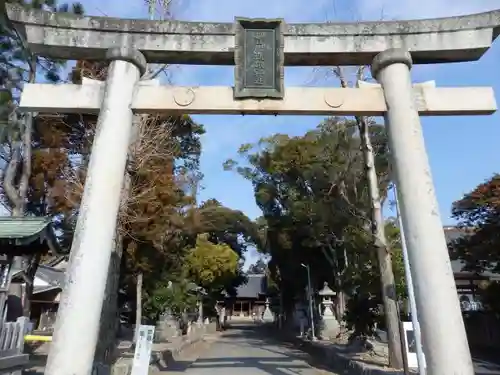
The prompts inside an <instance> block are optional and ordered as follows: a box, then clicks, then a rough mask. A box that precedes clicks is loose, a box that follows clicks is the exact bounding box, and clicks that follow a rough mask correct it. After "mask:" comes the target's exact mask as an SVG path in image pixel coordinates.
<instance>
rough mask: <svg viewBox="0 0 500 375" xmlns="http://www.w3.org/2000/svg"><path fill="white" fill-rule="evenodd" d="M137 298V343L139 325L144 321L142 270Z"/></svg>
mask: <svg viewBox="0 0 500 375" xmlns="http://www.w3.org/2000/svg"><path fill="white" fill-rule="evenodd" d="M136 299H137V302H136V304H135V334H134V343H137V339H138V336H139V326H140V325H141V322H142V272H140V273H139V274H138V275H137V289H136Z"/></svg>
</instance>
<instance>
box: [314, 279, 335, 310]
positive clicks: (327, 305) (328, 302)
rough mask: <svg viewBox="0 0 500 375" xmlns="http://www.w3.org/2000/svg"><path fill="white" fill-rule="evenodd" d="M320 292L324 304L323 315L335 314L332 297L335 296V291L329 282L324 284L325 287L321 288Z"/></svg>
mask: <svg viewBox="0 0 500 375" xmlns="http://www.w3.org/2000/svg"><path fill="white" fill-rule="evenodd" d="M318 294H319V295H320V296H321V297H322V301H321V304H322V305H323V314H322V316H323V317H330V316H333V317H334V314H333V301H332V298H333V297H334V296H335V292H334V291H333V290H332V289H331V288H330V287H329V286H328V283H326V282H325V283H324V284H323V289H321V290H320V291H319V292H318Z"/></svg>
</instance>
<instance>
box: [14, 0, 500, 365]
mask: <svg viewBox="0 0 500 375" xmlns="http://www.w3.org/2000/svg"><path fill="white" fill-rule="evenodd" d="M7 12H8V16H9V18H10V19H11V21H12V22H13V23H14V24H15V25H16V26H17V27H18V28H19V29H20V30H21V31H22V32H23V33H24V35H25V36H26V39H27V42H28V44H29V46H30V48H31V49H32V51H33V52H35V53H37V54H40V55H43V56H46V57H50V58H60V59H71V60H78V59H82V60H85V59H87V60H89V59H97V60H104V59H107V60H109V61H110V70H109V73H108V77H107V80H106V82H105V83H99V84H83V85H81V86H79V85H49V84H29V85H26V86H25V89H24V92H23V94H22V100H21V108H22V109H23V110H26V111H38V112H53V111H57V112H70V111H76V112H94V113H99V120H98V128H97V133H96V137H95V140H94V144H93V146H92V155H91V159H90V164H89V170H88V175H87V180H86V183H85V192H84V195H83V199H82V204H81V210H80V215H79V217H78V224H77V228H76V233H75V237H74V241H73V244H72V249H71V254H72V255H71V257H72V261H71V265H70V269H69V271H68V276H67V285H66V290H65V292H64V294H63V299H62V301H61V304H60V309H59V314H58V319H57V324H56V331H55V333H54V342H53V343H52V346H53V347H52V349H51V352H50V355H49V361H48V364H47V369H46V372H45V374H48V375H68V374H72V375H89V373H90V371H91V366H92V359H93V355H94V350H95V346H96V345H95V344H96V341H97V335H98V329H99V318H100V312H101V307H102V300H103V296H104V290H105V283H106V273H107V270H108V264H109V260H110V254H111V249H112V239H113V235H114V232H115V226H116V217H117V212H118V207H119V199H120V189H121V186H122V182H123V178H124V171H125V164H126V158H127V151H128V145H129V137H130V133H131V126H132V116H133V114H134V113H158V112H162V111H164V112H168V113H173V112H178V113H223V114H228V113H236V114H264V113H267V114H280V113H281V114H322V115H384V116H385V119H386V127H387V132H388V136H389V142H390V147H391V151H392V153H393V161H392V162H393V166H394V169H395V172H396V182H397V186H398V189H399V192H400V194H401V213H402V218H403V222H404V227H405V232H406V234H407V242H408V244H407V245H408V252H409V259H410V264H411V268H412V271H413V272H412V275H413V278H414V281H415V284H416V299H417V305H418V312H419V318H420V322H421V325H422V333H423V336H424V338H425V345H424V346H425V347H424V350H425V354H426V362H427V371H428V374H430V375H442V374H463V375H472V374H474V370H473V366H472V361H471V356H470V352H469V348H468V343H467V337H466V332H465V328H464V324H463V320H462V315H461V311H460V305H459V302H458V297H457V291H456V286H455V281H454V278H453V272H452V269H451V266H450V259H449V255H448V250H447V246H446V241H445V238H444V233H443V229H442V223H441V218H440V217H439V213H438V205H437V200H436V195H435V191H434V185H433V182H432V177H431V173H430V167H429V162H428V159H427V154H426V151H425V145H424V139H423V136H422V129H421V124H420V119H419V114H420V115H452V114H453V115H481V114H490V113H493V112H494V111H495V110H496V104H495V99H494V96H493V91H492V89H491V88H434V87H427V86H425V85H424V86H414V87H412V83H411V75H410V69H411V66H412V63H414V64H427V63H446V62H456V61H473V60H477V59H479V58H480V57H481V56H482V55H483V54H484V53H485V52H486V51H487V50H488V48H489V47H490V46H491V43H492V41H493V40H494V39H495V38H496V37H497V36H498V34H499V33H500V10H497V11H492V12H488V13H482V14H476V15H469V16H463V17H451V18H442V19H433V20H421V21H400V22H366V23H365V22H360V23H338V24H336V23H329V24H291V25H285V24H284V22H283V21H282V20H266V19H258V20H245V19H237V20H236V22H235V24H230V23H199V22H178V21H165V22H158V21H145V20H122V19H114V18H106V17H76V16H71V15H63V14H54V13H49V12H44V11H27V10H23V9H22V8H19V7H15V6H8V8H7ZM242 46H243V47H245V46H246V47H249V46H250V47H251V51H250V54H247V53H246V52H245V48H241V47H242ZM146 62H149V63H169V64H207V65H233V64H235V63H236V74H235V76H236V85H235V88H234V89H233V88H229V87H162V86H156V85H151V84H148V83H147V82H144V83H142V82H140V81H139V80H140V78H141V76H142V75H143V73H144V72H145V70H146ZM284 65H288V66H318V65H325V66H332V65H371V70H372V76H373V77H374V78H376V79H377V80H378V82H379V83H380V85H381V88H380V87H363V86H361V87H362V88H352V89H332V88H330V89H323V88H288V87H287V88H286V90H285V88H284V87H283V66H284Z"/></svg>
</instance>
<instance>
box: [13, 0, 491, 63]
mask: <svg viewBox="0 0 500 375" xmlns="http://www.w3.org/2000/svg"><path fill="white" fill-rule="evenodd" d="M6 6H7V14H8V17H9V18H10V20H11V21H12V22H13V23H14V24H15V25H16V27H18V28H19V29H20V30H21V31H22V32H23V33H24V34H25V36H26V38H27V41H28V43H29V45H30V47H31V49H32V51H33V52H35V53H37V54H40V55H43V56H46V57H51V58H60V59H68V60H78V59H82V60H83V59H85V60H102V59H104V56H105V53H106V50H107V49H109V48H111V47H117V46H121V45H132V46H134V47H135V48H137V49H139V50H140V51H141V52H142V53H143V54H144V55H145V56H146V59H147V60H148V62H150V63H169V64H202V65H205V64H206V65H234V48H235V25H234V24H233V23H206V22H185V21H150V20H139V19H119V18H109V17H83V16H74V15H70V14H60V13H51V12H46V11H39V10H27V9H25V8H22V7H19V6H16V5H10V4H7V5H6ZM499 33H500V10H494V11H491V12H486V13H479V14H473V15H467V16H460V17H449V18H436V19H426V20H413V21H389V22H385V21H384V22H382V21H380V22H356V23H309V24H287V25H286V26H285V29H284V40H285V47H284V49H285V65H288V66H318V65H325V66H331V65H369V64H371V61H372V59H373V57H374V56H375V55H376V54H377V53H379V52H382V51H383V50H386V49H388V48H407V49H408V50H410V51H411V53H412V57H413V60H414V63H416V64H429V63H446V62H457V61H473V60H477V59H479V58H480V57H481V56H482V55H483V54H484V53H485V52H486V51H487V50H488V48H489V47H490V46H491V44H492V42H493V40H494V39H495V38H496V37H497V36H498V35H499Z"/></svg>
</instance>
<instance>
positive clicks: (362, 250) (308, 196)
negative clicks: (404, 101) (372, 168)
mask: <svg viewBox="0 0 500 375" xmlns="http://www.w3.org/2000/svg"><path fill="white" fill-rule="evenodd" d="M369 125H370V126H369V127H368V130H369V133H370V134H369V135H370V139H371V141H372V147H373V149H374V155H375V160H374V163H375V165H376V166H377V168H376V169H377V172H378V180H379V182H380V189H381V195H382V199H385V197H386V196H387V189H388V187H389V182H390V180H389V173H388V165H389V163H388V147H387V139H386V137H385V134H384V131H383V128H382V127H381V126H378V125H376V124H374V123H370V124H369ZM239 154H240V157H242V159H243V162H242V163H241V162H240V163H238V162H236V161H234V160H228V161H227V162H226V163H225V168H226V169H233V170H236V171H237V172H238V173H239V174H241V175H242V176H243V177H245V178H247V179H248V180H249V181H251V182H252V184H253V186H254V191H255V199H256V203H257V205H258V206H259V207H260V208H261V210H262V212H263V219H264V220H265V223H262V222H260V223H259V232H260V234H261V235H263V236H264V237H265V240H264V243H263V245H262V248H263V249H265V251H266V252H267V253H268V254H269V255H270V256H271V260H270V262H269V270H270V273H271V275H272V277H273V278H274V280H275V281H276V284H277V285H278V287H279V289H280V291H281V292H282V294H283V295H284V297H285V298H284V303H285V304H288V306H286V307H288V309H290V308H291V307H292V301H293V300H294V298H295V297H297V296H300V294H302V293H303V290H304V287H305V284H306V277H305V276H306V275H305V272H304V269H303V268H302V267H301V266H300V264H301V263H307V264H309V265H310V266H311V270H312V275H313V283H314V284H315V285H316V287H320V286H321V285H322V284H323V282H324V281H328V282H329V283H330V284H331V285H334V286H335V289H336V290H337V292H338V293H339V294H342V293H347V294H349V295H350V296H354V295H359V296H361V297H363V296H366V295H369V296H371V297H370V298H372V297H373V299H374V301H375V302H376V304H378V303H380V302H381V288H380V281H379V280H380V273H379V265H378V260H377V256H376V252H375V251H373V250H374V241H373V233H372V228H371V213H370V207H371V200H370V194H369V191H368V189H367V185H366V179H365V167H366V166H365V164H366V163H365V160H364V155H363V153H362V150H361V139H360V136H359V130H358V126H357V124H356V122H355V121H351V120H347V119H342V118H330V119H327V120H325V121H324V122H323V123H321V124H320V125H319V126H318V127H317V129H315V130H313V131H310V132H308V133H306V134H305V135H304V136H301V137H289V136H286V135H282V134H277V135H274V136H272V137H270V138H266V139H262V140H260V141H259V142H258V143H257V144H256V145H243V146H241V148H240V152H239ZM363 298H364V297H363ZM339 315H340V316H342V315H343V310H342V311H341V312H339ZM396 319H397V316H396Z"/></svg>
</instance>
